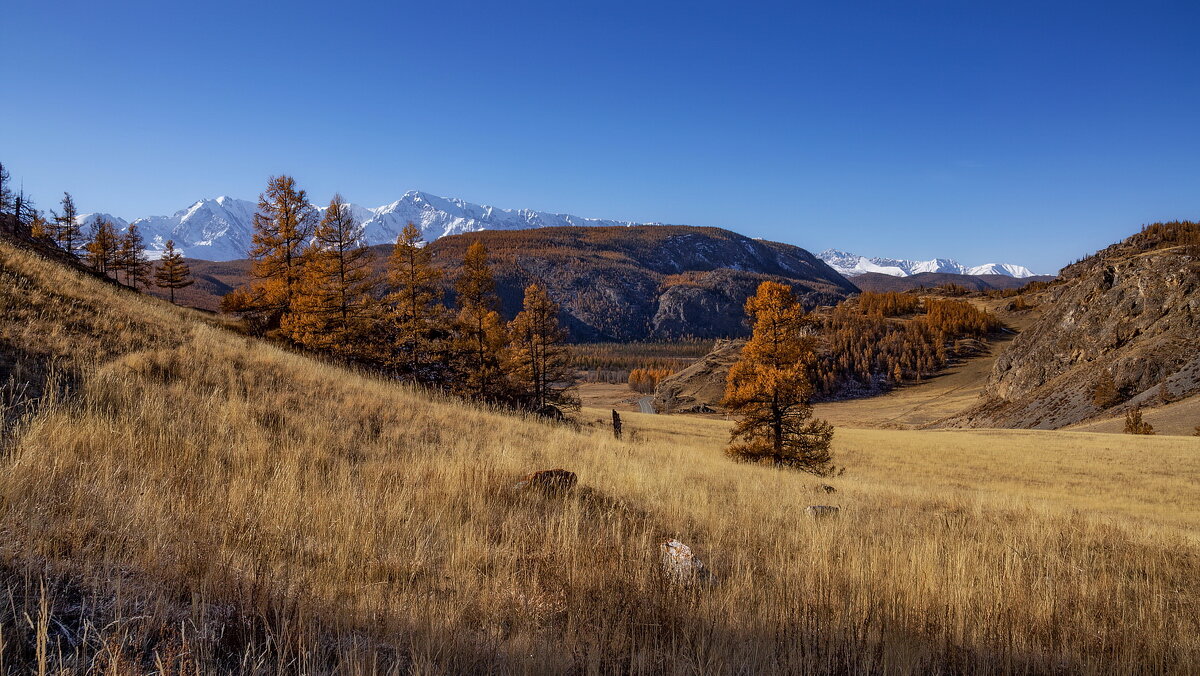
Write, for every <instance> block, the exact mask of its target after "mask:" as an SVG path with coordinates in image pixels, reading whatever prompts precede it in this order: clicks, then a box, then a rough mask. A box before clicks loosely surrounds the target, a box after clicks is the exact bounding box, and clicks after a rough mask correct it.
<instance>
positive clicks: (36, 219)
mask: <svg viewBox="0 0 1200 676" xmlns="http://www.w3.org/2000/svg"><path fill="white" fill-rule="evenodd" d="M53 234H54V226H53V225H51V224H50V222H49V221H47V220H46V218H45V217H44V216H42V214H41V213H40V212H39V213H36V214H34V215H33V219H32V220H30V221H29V236H30V237H32V238H34V239H46V238H47V237H52V236H53Z"/></svg>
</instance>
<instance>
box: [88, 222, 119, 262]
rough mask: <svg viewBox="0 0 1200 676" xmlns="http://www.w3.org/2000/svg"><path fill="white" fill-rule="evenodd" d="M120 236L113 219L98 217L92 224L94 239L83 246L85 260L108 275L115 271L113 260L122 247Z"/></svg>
mask: <svg viewBox="0 0 1200 676" xmlns="http://www.w3.org/2000/svg"><path fill="white" fill-rule="evenodd" d="M120 246H121V241H120V236H119V235H118V234H117V228H116V226H115V225H113V223H112V221H110V220H108V219H107V218H104V217H103V216H101V217H99V218H97V219H96V222H95V224H94V225H93V226H92V240H91V241H90V242H88V243H87V245H85V246H84V247H83V250H84V256H83V260H84V262H85V263H87V264H88V265H89V266H91V268H92V269H93V270H95V271H97V272H99V273H101V274H105V275H107V274H108V273H110V272H112V271H113V262H114V261H115V260H116V257H117V251H118V250H119V249H120Z"/></svg>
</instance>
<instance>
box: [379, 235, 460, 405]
mask: <svg viewBox="0 0 1200 676" xmlns="http://www.w3.org/2000/svg"><path fill="white" fill-rule="evenodd" d="M424 244H425V241H424V239H422V237H421V231H420V230H418V229H417V226H415V225H413V224H412V223H409V224H408V225H405V226H404V230H402V231H401V232H400V236H399V237H397V238H396V247H395V248H394V249H392V255H391V256H390V257H389V258H388V284H389V286H390V287H391V289H392V292H391V294H390V295H389V296H388V302H389V305H390V308H391V313H390V317H391V328H392V332H393V339H392V345H391V350H390V352H391V358H390V360H389V361H390V362H391V365H392V367H393V368H395V369H396V371H397V372H398V373H399V374H400V375H401V376H403V377H406V378H411V379H413V380H415V381H417V382H421V383H425V384H441V383H444V382H445V381H446V371H447V370H448V369H449V364H448V363H447V359H446V356H447V355H446V350H445V344H444V343H445V342H446V339H447V338H448V337H449V335H450V333H449V331H448V328H447V322H446V308H445V306H444V305H443V304H442V296H443V291H442V287H441V283H440V282H441V279H442V273H441V271H440V270H438V269H437V268H435V267H433V264H432V262H431V259H430V254H429V249H427V248H426V247H425V246H424Z"/></svg>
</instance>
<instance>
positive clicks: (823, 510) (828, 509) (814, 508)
mask: <svg viewBox="0 0 1200 676" xmlns="http://www.w3.org/2000/svg"><path fill="white" fill-rule="evenodd" d="M839 511H841V508H839V507H834V506H833V505H809V506H807V507H805V508H804V513H805V514H807V515H808V516H809V518H812V519H824V518H826V517H830V516H837V515H838V512H839Z"/></svg>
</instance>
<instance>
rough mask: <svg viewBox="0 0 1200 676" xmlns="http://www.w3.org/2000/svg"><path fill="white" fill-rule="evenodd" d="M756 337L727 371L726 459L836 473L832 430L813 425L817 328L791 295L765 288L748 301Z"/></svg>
mask: <svg viewBox="0 0 1200 676" xmlns="http://www.w3.org/2000/svg"><path fill="white" fill-rule="evenodd" d="M746 313H747V314H748V315H750V318H751V319H752V320H753V322H754V332H753V334H752V336H751V337H750V340H749V341H748V342H747V343H746V346H745V348H743V349H742V354H741V357H740V358H739V359H738V361H737V363H736V364H734V365H733V367H732V368H731V369H730V370H729V378H728V380H727V382H726V389H725V399H724V401H723V402H722V405H723V406H725V407H726V408H727V409H728V410H729V411H730V412H731V413H732V414H733V415H734V416H736V418H737V421H736V422H735V423H734V426H733V432H732V433H731V435H730V445H729V448H728V449H727V453H728V454H729V455H730V456H731V457H733V458H735V459H738V460H745V461H759V462H769V463H772V464H776V465H787V466H790V467H796V468H798V469H803V470H805V471H808V472H812V473H813V474H817V475H825V474H829V473H831V472H833V471H834V467H833V465H832V458H831V456H830V452H829V445H830V443H831V441H832V440H833V427H832V426H831V425H830V424H829V423H827V422H825V421H823V420H814V419H812V406H810V405H809V403H808V402H809V399H810V398H811V397H812V394H813V388H812V385H811V384H809V380H808V370H809V367H810V365H811V364H812V363H813V361H814V359H815V355H814V350H815V341H814V340H813V339H812V338H811V337H810V336H808V335H807V332H806V329H807V328H808V327H809V325H810V324H811V323H812V320H811V318H809V317H808V316H807V315H806V314H805V312H804V309H803V308H802V307H801V306H800V304H799V303H798V302H797V301H796V296H795V294H794V293H793V292H792V290H791V289H790V288H788V287H787V286H784V285H783V284H779V283H776V282H763V283H762V284H761V285H759V287H758V293H756V294H755V295H754V296H751V297H750V298H749V299H747V301H746Z"/></svg>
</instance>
